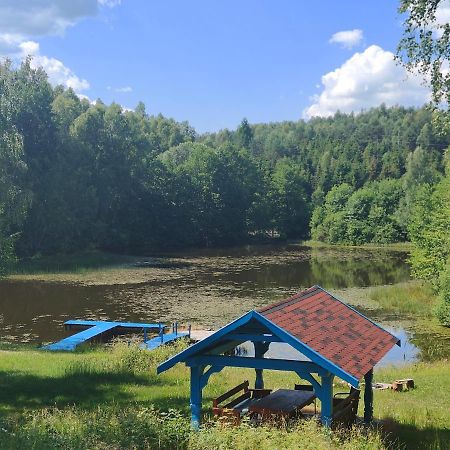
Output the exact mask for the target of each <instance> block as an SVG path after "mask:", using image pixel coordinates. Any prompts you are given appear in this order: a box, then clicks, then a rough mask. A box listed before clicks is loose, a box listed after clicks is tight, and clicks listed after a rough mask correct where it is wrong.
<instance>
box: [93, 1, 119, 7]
mask: <svg viewBox="0 0 450 450" xmlns="http://www.w3.org/2000/svg"><path fill="white" fill-rule="evenodd" d="M98 2H99V3H100V5H102V6H109V7H110V8H113V7H114V6H117V5H120V4H121V3H122V0H98Z"/></svg>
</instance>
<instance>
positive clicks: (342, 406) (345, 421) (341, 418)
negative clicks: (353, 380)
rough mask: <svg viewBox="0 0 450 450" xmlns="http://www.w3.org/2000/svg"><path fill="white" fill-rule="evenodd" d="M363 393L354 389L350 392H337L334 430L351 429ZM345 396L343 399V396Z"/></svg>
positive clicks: (334, 397)
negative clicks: (340, 428)
mask: <svg viewBox="0 0 450 450" xmlns="http://www.w3.org/2000/svg"><path fill="white" fill-rule="evenodd" d="M360 393H361V391H360V390H359V389H355V388H354V387H352V388H351V389H350V392H337V393H336V394H334V396H333V416H332V419H333V420H332V426H333V428H339V427H342V428H350V427H351V426H352V425H353V424H354V422H355V420H356V414H357V413H358V404H359V396H360ZM343 395H344V396H345V397H343V398H341V396H343Z"/></svg>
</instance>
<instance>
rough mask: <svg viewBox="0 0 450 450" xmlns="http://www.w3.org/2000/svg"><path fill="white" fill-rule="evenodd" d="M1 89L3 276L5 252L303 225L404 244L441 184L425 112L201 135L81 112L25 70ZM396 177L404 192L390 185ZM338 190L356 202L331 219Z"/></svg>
mask: <svg viewBox="0 0 450 450" xmlns="http://www.w3.org/2000/svg"><path fill="white" fill-rule="evenodd" d="M0 89H1V95H2V102H1V105H0V245H1V251H0V261H2V262H1V263H0V264H1V266H2V269H1V271H2V272H5V271H6V270H7V267H9V266H10V263H11V261H13V259H14V253H17V254H18V256H19V257H20V258H24V257H25V258H26V257H33V256H35V255H40V256H46V255H55V254H56V255H58V254H59V255H61V254H70V253H79V252H83V251H90V250H93V249H100V250H103V251H107V252H114V253H134V254H142V253H147V254H148V253H151V252H155V251H160V250H168V249H176V248H182V247H194V246H227V245H234V244H238V243H243V242H248V241H250V240H252V239H261V238H267V237H278V238H283V239H284V238H289V239H295V238H302V239H303V238H307V237H308V235H309V223H310V221H311V223H312V232H313V236H314V238H315V239H323V240H325V241H327V242H344V243H363V242H377V243H380V242H392V241H395V240H400V239H401V240H403V239H405V238H406V234H405V226H406V224H407V223H408V222H409V215H410V213H411V208H412V206H411V205H412V204H413V203H414V201H413V200H414V196H415V193H416V191H417V186H420V185H421V184H423V183H425V182H426V183H430V182H431V183H434V182H436V180H438V179H439V177H440V176H441V174H440V173H441V172H442V166H443V161H442V155H443V149H444V148H446V147H447V146H448V144H449V142H450V139H449V136H448V135H445V134H442V133H441V134H439V133H438V132H437V131H436V128H435V126H434V125H433V123H432V115H431V113H430V112H429V111H427V110H426V109H418V110H415V109H411V108H410V109H405V108H400V107H398V108H386V107H384V106H381V107H380V108H376V109H373V110H370V111H367V112H365V113H362V114H359V115H357V116H355V115H353V114H350V115H345V114H336V115H335V117H334V118H331V119H319V118H318V119H314V120H311V121H309V122H308V123H306V122H304V121H299V122H282V123H271V124H258V125H249V123H248V121H247V120H246V119H244V120H243V121H242V122H241V124H240V126H239V127H238V128H237V129H236V130H235V131H230V130H222V131H220V132H218V133H210V134H205V135H201V136H199V135H197V134H196V132H195V130H194V129H193V128H192V127H190V126H189V124H188V123H186V122H181V123H180V122H176V121H175V120H173V119H168V118H165V117H163V116H162V115H158V116H150V115H148V114H147V113H146V111H145V106H144V105H143V104H142V103H140V104H139V105H138V106H137V107H136V109H135V111H123V110H122V108H121V107H120V106H119V105H117V104H114V103H113V104H111V105H105V104H104V103H102V102H101V101H100V100H99V101H97V102H96V104H95V105H92V104H89V102H87V101H84V100H80V99H79V98H78V97H77V96H76V95H75V93H74V92H73V91H72V90H70V89H68V90H64V89H63V88H62V87H57V88H53V87H52V86H51V85H50V84H49V82H48V80H47V76H46V74H45V73H44V72H43V70H42V69H39V70H34V69H32V68H31V66H30V62H29V61H25V62H24V63H23V64H22V65H21V66H20V67H17V68H14V67H13V66H11V64H10V63H8V62H6V63H3V64H1V65H0ZM424 167H425V168H426V170H425V169H424ZM404 174H405V175H404ZM403 175H404V179H403V181H404V186H405V192H406V194H405V195H404V194H403V193H402V192H401V191H400V190H399V189H398V185H397V184H395V182H394V181H388V179H391V178H395V179H399V178H401V177H402V176H403ZM376 182H380V183H379V184H376ZM381 182H383V183H384V184H383V183H381ZM371 183H375V184H371ZM340 185H344V186H346V187H345V188H344V189H343V192H342V195H345V192H344V191H345V189H347V190H351V195H349V196H348V198H346V199H345V205H342V206H343V207H342V208H340V209H337V205H334V202H339V201H341V200H340V199H339V198H336V199H333V198H332V196H333V195H334V194H335V193H336V195H338V194H339V192H338V191H336V192H335V191H334V190H333V189H334V188H335V187H336V186H340ZM410 186H412V188H411V189H410ZM330 192H333V194H329V193H330ZM328 194H329V195H330V196H328ZM398 195H400V196H404V199H403V200H402V201H401V202H400V204H398V202H397V200H398ZM389 196H391V197H392V198H391V199H390V200H389V199H388V197H389ZM393 205H394V206H395V207H398V209H399V211H398V212H397V213H396V214H393V213H392V208H393ZM311 216H312V219H311Z"/></svg>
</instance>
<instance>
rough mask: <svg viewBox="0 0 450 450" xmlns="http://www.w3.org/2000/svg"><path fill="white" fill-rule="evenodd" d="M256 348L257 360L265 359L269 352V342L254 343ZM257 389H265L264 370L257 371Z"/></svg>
mask: <svg viewBox="0 0 450 450" xmlns="http://www.w3.org/2000/svg"><path fill="white" fill-rule="evenodd" d="M253 345H254V347H255V358H264V354H265V353H266V352H267V350H269V345H270V343H269V342H253ZM255 374H256V376H255V389H264V378H263V369H255Z"/></svg>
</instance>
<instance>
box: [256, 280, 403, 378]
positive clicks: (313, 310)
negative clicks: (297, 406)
mask: <svg viewBox="0 0 450 450" xmlns="http://www.w3.org/2000/svg"><path fill="white" fill-rule="evenodd" d="M258 312H259V313H261V314H262V315H263V316H265V317H266V318H267V319H269V320H270V321H271V322H273V323H274V324H275V325H277V326H278V327H280V328H283V329H284V330H285V331H287V332H288V333H290V334H291V335H293V336H295V337H296V338H297V339H299V340H300V341H302V342H303V343H304V344H306V345H308V346H309V347H310V348H312V349H313V350H315V351H316V352H318V353H320V354H321V355H322V356H324V357H325V358H326V359H328V360H329V361H331V362H333V363H334V364H336V365H337V366H339V367H340V368H341V369H343V370H344V371H345V372H347V373H349V374H350V375H352V376H354V377H355V378H357V379H360V378H361V377H362V376H363V375H364V374H365V373H367V372H368V371H369V370H370V369H371V368H372V367H373V366H374V365H375V364H376V363H377V362H378V361H379V360H380V359H381V358H382V357H383V356H384V355H385V354H386V353H387V352H388V351H389V350H390V349H391V348H392V347H393V346H394V345H395V344H397V343H398V342H399V339H397V338H396V337H395V336H393V335H392V334H390V333H388V332H387V331H386V330H383V329H382V328H381V327H379V326H378V325H376V324H374V323H373V322H371V321H370V320H369V319H367V318H366V317H364V316H363V315H362V314H360V313H358V312H356V311H355V310H354V309H353V308H351V307H350V306H348V305H346V304H345V303H343V302H341V301H340V300H338V299H337V298H335V297H333V296H332V295H331V294H330V293H328V292H326V291H325V290H324V289H322V288H321V287H319V286H313V287H311V288H309V289H306V290H304V291H302V292H299V293H298V294H295V295H294V296H292V297H290V298H288V299H286V300H283V301H281V302H279V303H275V304H273V305H269V306H265V307H264V308H261V309H259V310H258Z"/></svg>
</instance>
